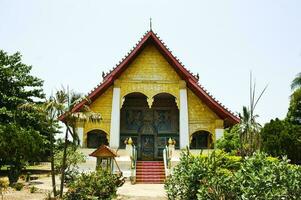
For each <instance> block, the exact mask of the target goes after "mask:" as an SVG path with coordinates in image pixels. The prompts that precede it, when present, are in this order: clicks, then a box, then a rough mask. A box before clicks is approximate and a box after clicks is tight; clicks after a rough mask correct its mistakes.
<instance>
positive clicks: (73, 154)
mask: <svg viewBox="0 0 301 200" xmlns="http://www.w3.org/2000/svg"><path fill="white" fill-rule="evenodd" d="M62 160H63V150H57V151H55V155H54V167H55V171H56V173H59V172H60V171H61V169H62V166H63V162H62ZM83 162H85V155H84V154H83V153H82V152H80V151H79V150H78V149H76V147H74V146H69V147H68V148H67V160H66V168H65V183H67V184H69V183H70V182H72V181H73V180H74V179H75V178H76V175H77V174H78V173H79V171H78V164H79V163H83Z"/></svg>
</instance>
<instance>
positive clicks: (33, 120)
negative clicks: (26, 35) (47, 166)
mask: <svg viewBox="0 0 301 200" xmlns="http://www.w3.org/2000/svg"><path fill="white" fill-rule="evenodd" d="M30 70H31V66H28V65H25V64H23V63H22V62H21V55H20V54H19V53H15V54H13V55H8V54H7V53H5V52H4V51H2V50H0V155H1V157H0V166H1V165H4V164H5V165H9V166H10V167H9V169H10V171H9V180H10V181H12V182H11V183H10V184H12V183H14V182H15V181H16V180H17V179H18V176H19V174H20V171H21V169H22V167H23V166H24V165H25V164H26V162H27V161H30V160H38V159H41V158H42V157H43V152H45V150H46V147H47V145H45V144H47V141H46V140H45V139H46V137H44V136H45V135H47V134H46V133H47V131H48V130H49V124H48V123H47V122H46V120H45V113H41V112H37V111H34V110H23V109H20V108H19V106H20V105H22V104H26V103H36V104H39V103H40V102H36V101H37V100H39V99H41V98H43V97H44V94H43V92H42V85H43V81H42V80H40V79H38V78H36V77H34V76H32V75H30ZM43 144H44V145H43Z"/></svg>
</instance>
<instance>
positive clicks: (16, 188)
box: [12, 183, 24, 191]
mask: <svg viewBox="0 0 301 200" xmlns="http://www.w3.org/2000/svg"><path fill="white" fill-rule="evenodd" d="M12 187H13V188H15V190H17V191H21V190H22V189H23V187H24V185H23V183H14V184H13V185H12Z"/></svg>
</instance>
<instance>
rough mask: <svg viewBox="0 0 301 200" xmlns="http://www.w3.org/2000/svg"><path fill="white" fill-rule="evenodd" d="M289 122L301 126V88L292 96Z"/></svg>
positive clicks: (288, 115) (288, 114) (288, 116)
mask: <svg viewBox="0 0 301 200" xmlns="http://www.w3.org/2000/svg"><path fill="white" fill-rule="evenodd" d="M300 78H301V77H300ZM287 120H288V121H289V122H291V123H293V124H296V125H301V87H300V88H299V89H297V90H295V91H294V93H293V94H292V95H291V100H290V105H289V108H288V113H287Z"/></svg>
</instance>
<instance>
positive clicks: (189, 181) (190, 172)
mask: <svg viewBox="0 0 301 200" xmlns="http://www.w3.org/2000/svg"><path fill="white" fill-rule="evenodd" d="M240 162H241V158H240V157H237V156H229V157H228V156H226V155H225V153H223V152H222V151H216V152H214V153H213V154H212V155H210V156H209V157H207V156H204V155H200V156H193V155H191V154H190V153H189V151H183V152H182V155H181V160H180V163H179V164H178V165H177V166H176V167H175V168H174V171H173V174H172V175H171V176H170V177H168V179H167V180H166V183H165V186H164V187H165V190H166V192H167V196H168V198H169V199H171V200H193V199H197V193H198V190H199V188H200V181H201V180H203V181H205V182H206V178H207V177H208V176H209V175H210V174H211V173H213V172H214V171H216V169H217V168H228V169H232V170H233V169H238V168H239V167H240Z"/></svg>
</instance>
